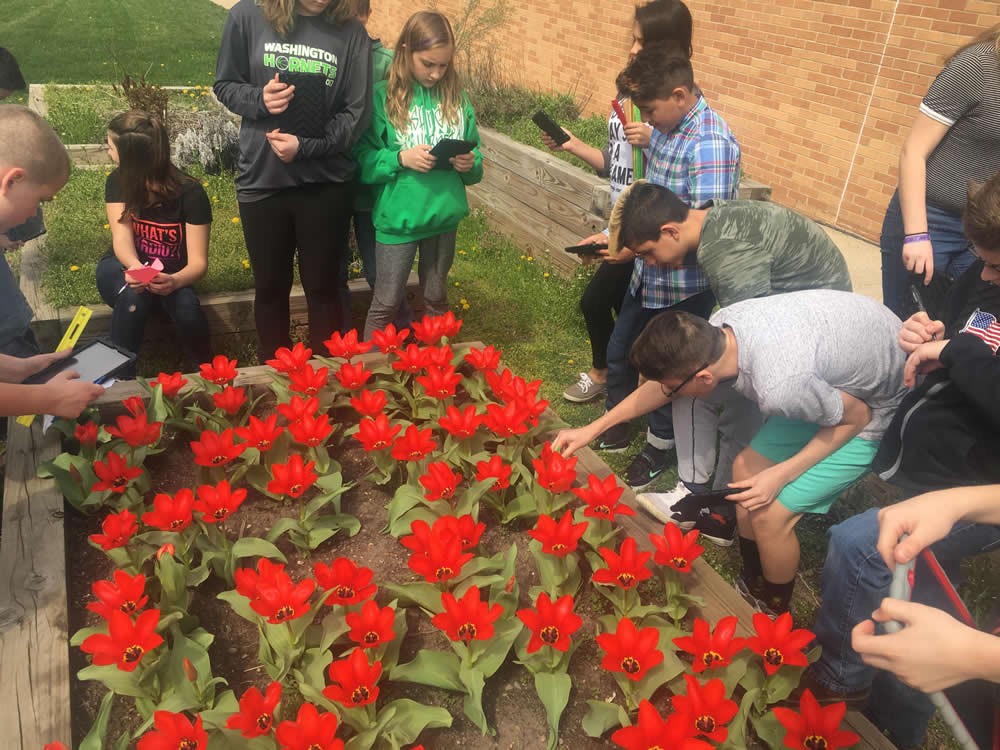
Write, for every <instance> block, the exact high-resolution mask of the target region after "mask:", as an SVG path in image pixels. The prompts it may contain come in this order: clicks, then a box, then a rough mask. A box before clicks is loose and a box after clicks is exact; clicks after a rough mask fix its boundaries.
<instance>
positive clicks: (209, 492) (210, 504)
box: [194, 479, 247, 523]
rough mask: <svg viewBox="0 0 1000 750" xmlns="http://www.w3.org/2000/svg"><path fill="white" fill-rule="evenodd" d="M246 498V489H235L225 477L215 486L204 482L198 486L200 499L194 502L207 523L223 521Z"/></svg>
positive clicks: (195, 507) (202, 518)
mask: <svg viewBox="0 0 1000 750" xmlns="http://www.w3.org/2000/svg"><path fill="white" fill-rule="evenodd" d="M246 499H247V491H246V490H244V489H238V490H234V489H232V488H230V486H229V482H228V481H226V480H225V479H223V480H222V481H221V482H219V483H218V484H217V485H215V486H214V487H213V486H212V485H210V484H203V485H202V486H201V487H199V488H198V499H197V500H195V502H194V509H195V510H196V511H198V512H199V513H201V520H202V521H204V522H205V523H222V522H223V521H225V520H226V519H227V518H229V516H231V515H232V514H233V513H235V512H236V511H237V509H238V508H239V507H240V505H242V504H243V501H244V500H246Z"/></svg>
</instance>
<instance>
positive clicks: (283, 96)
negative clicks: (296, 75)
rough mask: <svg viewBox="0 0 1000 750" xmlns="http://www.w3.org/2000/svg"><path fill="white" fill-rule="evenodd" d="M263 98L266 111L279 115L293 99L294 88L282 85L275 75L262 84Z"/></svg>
mask: <svg viewBox="0 0 1000 750" xmlns="http://www.w3.org/2000/svg"><path fill="white" fill-rule="evenodd" d="M263 96H264V107H265V108H266V109H267V111H268V112H269V113H270V114H272V115H280V114H281V113H282V112H284V111H285V110H286V109H288V105H289V104H291V101H292V99H293V98H294V97H295V86H294V85H291V84H287V83H283V82H282V81H281V79H280V78H279V77H278V74H277V73H275V74H274V78H272V79H271V80H270V81H268V82H267V83H265V84H264V94H263Z"/></svg>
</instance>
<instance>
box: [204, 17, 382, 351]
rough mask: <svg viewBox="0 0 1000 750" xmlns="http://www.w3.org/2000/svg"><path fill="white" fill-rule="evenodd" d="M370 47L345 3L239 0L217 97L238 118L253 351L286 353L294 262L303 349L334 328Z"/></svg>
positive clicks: (365, 109) (225, 36) (222, 54)
mask: <svg viewBox="0 0 1000 750" xmlns="http://www.w3.org/2000/svg"><path fill="white" fill-rule="evenodd" d="M370 50H371V43H370V41H369V39H368V34H367V33H365V29H364V26H362V25H361V23H360V22H359V21H358V20H357V19H355V18H353V6H352V3H351V2H349V1H348V0H295V1H294V2H292V1H290V0H240V2H238V3H237V4H236V5H234V6H233V8H232V10H230V11H229V15H228V16H227V18H226V26H225V28H224V29H223V32H222V45H221V47H220V49H219V60H218V64H217V66H216V71H215V78H216V81H215V86H214V87H213V90H214V91H215V95H216V96H217V97H218V98H219V101H220V102H222V103H223V104H224V105H225V106H226V107H227V108H228V109H230V110H231V111H232V112H234V113H236V114H238V115H240V116H241V117H242V118H243V119H242V124H241V125H240V160H239V174H238V175H237V177H236V197H237V199H238V200H239V206H240V220H241V222H242V224H243V236H244V238H245V240H246V244H247V253H248V254H249V256H250V264H251V267H252V269H253V277H254V317H255V320H256V324H257V340H258V345H257V355H258V357H259V359H260V361H261V362H263V361H264V360H265V359H268V358H269V357H271V356H272V355H273V354H274V351H275V350H276V349H277V348H279V347H282V346H291V338H290V336H289V325H290V320H289V303H288V295H289V292H290V291H291V288H292V271H293V266H294V263H295V259H296V257H298V264H299V278H300V279H301V282H302V288H303V290H304V292H305V297H306V305H307V308H308V317H309V345H310V346H311V347H312V349H313V351H324V349H323V341H324V340H325V339H326V338H328V337H329V336H330V334H331V333H332V332H333V331H339V330H340V324H341V302H340V295H339V291H338V290H339V289H340V286H341V284H340V274H341V266H342V264H341V257H342V255H343V254H344V253H347V252H348V244H347V235H348V231H349V228H350V213H351V178H352V177H353V176H354V168H355V167H354V161H353V160H352V159H351V148H352V146H353V145H354V142H355V141H356V140H357V138H358V136H360V134H361V132H362V131H363V130H364V128H365V126H366V125H367V123H368V117H369V113H370V109H371V107H370V101H371V57H370V55H371V52H370Z"/></svg>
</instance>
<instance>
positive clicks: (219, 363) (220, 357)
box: [199, 354, 239, 385]
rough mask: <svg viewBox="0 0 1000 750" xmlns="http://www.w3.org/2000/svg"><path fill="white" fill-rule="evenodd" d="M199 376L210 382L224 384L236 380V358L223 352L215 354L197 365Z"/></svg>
mask: <svg viewBox="0 0 1000 750" xmlns="http://www.w3.org/2000/svg"><path fill="white" fill-rule="evenodd" d="M199 368H200V369H201V376H202V377H203V378H204V379H205V380H207V381H208V382H210V383H215V384H216V385H225V384H226V383H231V382H233V381H234V380H236V376H237V375H238V374H239V373H237V371H236V360H235V359H229V358H227V357H226V355H224V354H217V355H216V356H215V357H214V358H213V359H212V361H211V362H208V363H206V364H202V365H199Z"/></svg>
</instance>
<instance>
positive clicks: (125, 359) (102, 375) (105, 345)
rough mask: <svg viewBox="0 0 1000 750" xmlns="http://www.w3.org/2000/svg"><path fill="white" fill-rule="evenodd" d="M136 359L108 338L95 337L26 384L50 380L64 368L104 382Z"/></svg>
mask: <svg viewBox="0 0 1000 750" xmlns="http://www.w3.org/2000/svg"><path fill="white" fill-rule="evenodd" d="M134 360H135V355H134V354H133V353H132V352H130V351H128V350H126V349H122V348H121V347H120V346H115V345H114V344H112V343H111V342H110V341H108V340H106V339H95V340H93V341H90V342H88V343H86V344H81V345H79V346H78V347H76V348H75V349H74V351H73V353H72V354H71V355H70V356H68V357H66V359H60V360H59V361H58V362H54V363H53V364H51V365H49V366H48V367H46V368H45V369H44V370H42V371H41V372H36V373H35V374H34V375H32V376H30V377H28V378H26V379H25V380H24V383H25V384H26V385H39V384H41V383H45V382H48V381H49V380H50V379H51V378H52V377H53V376H55V375H58V374H59V373H60V372H63V371H64V370H76V371H77V372H78V373H80V380H87V381H89V382H91V383H103V382H104V381H105V380H107V379H108V378H110V377H111V376H112V375H114V374H115V373H116V372H118V371H120V370H121V369H122V368H123V367H125V366H126V365H127V364H129V363H130V362H132V361H134Z"/></svg>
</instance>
